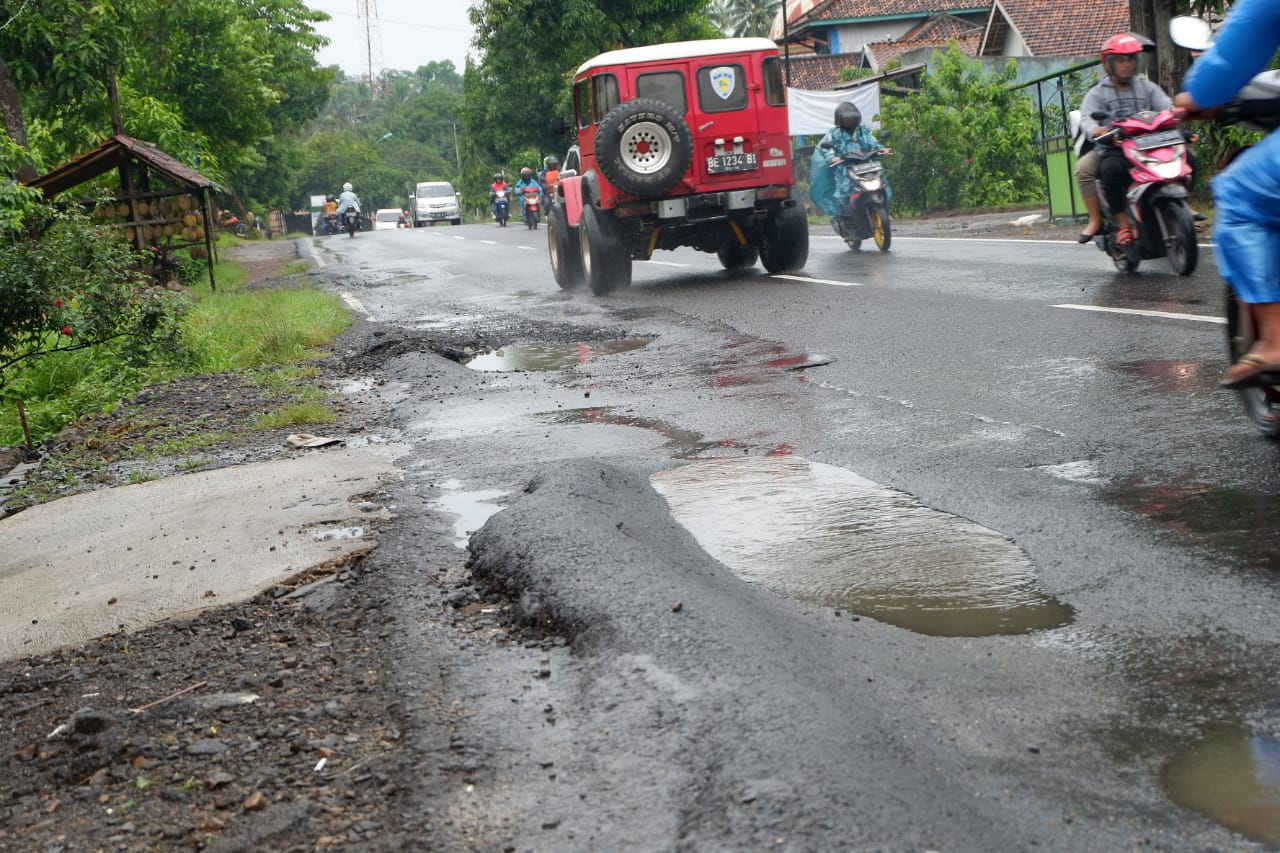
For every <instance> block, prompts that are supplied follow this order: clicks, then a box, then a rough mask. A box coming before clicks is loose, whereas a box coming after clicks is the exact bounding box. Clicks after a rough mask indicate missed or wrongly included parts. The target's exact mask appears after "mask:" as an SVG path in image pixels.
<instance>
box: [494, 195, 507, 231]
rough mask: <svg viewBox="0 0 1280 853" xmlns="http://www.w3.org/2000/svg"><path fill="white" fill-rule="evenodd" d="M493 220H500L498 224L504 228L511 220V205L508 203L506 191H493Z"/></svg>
mask: <svg viewBox="0 0 1280 853" xmlns="http://www.w3.org/2000/svg"><path fill="white" fill-rule="evenodd" d="M493 218H494V219H496V220H498V224H499V225H501V226H502V227H504V228H505V227H506V225H507V220H508V219H509V218H511V203H510V202H509V201H507V191H506V190H494V191H493Z"/></svg>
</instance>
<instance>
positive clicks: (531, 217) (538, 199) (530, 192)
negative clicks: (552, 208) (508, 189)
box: [520, 187, 542, 230]
mask: <svg viewBox="0 0 1280 853" xmlns="http://www.w3.org/2000/svg"><path fill="white" fill-rule="evenodd" d="M520 206H521V208H522V209H523V210H524V227H525V228H528V229H529V230H533V229H535V228H537V227H538V219H539V215H540V210H541V207H542V190H541V189H540V188H538V187H525V188H524V189H523V190H521V191H520Z"/></svg>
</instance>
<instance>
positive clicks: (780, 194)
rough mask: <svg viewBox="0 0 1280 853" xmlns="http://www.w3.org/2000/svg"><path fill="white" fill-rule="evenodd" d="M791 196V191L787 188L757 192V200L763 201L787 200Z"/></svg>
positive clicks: (767, 188) (771, 188) (773, 188)
mask: <svg viewBox="0 0 1280 853" xmlns="http://www.w3.org/2000/svg"><path fill="white" fill-rule="evenodd" d="M790 194H791V190H789V189H787V188H786V187H765V188H764V189H762V190H756V198H758V199H761V200H765V199H775V198H786V197H787V196H788V195H790Z"/></svg>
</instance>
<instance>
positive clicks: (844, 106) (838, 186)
mask: <svg viewBox="0 0 1280 853" xmlns="http://www.w3.org/2000/svg"><path fill="white" fill-rule="evenodd" d="M827 143H830V145H828V144H827ZM892 150H893V149H891V148H885V147H883V146H881V145H880V143H879V141H878V140H877V139H876V137H875V134H874V133H872V132H871V128H869V127H867V126H866V125H865V124H863V123H862V111H861V110H859V109H858V107H857V106H856V105H855V104H853V103H852V102H851V101H842V102H840V103H839V104H837V105H836V110H835V127H833V128H831V129H830V130H829V131H827V133H826V135H825V136H823V137H822V140H821V141H820V142H819V143H818V145H817V146H816V147H815V148H814V149H813V157H812V158H811V159H810V164H809V165H810V168H809V178H810V184H809V198H810V199H812V200H813V203H814V204H816V205H817V206H818V207H819V208H820V209H821V210H822V212H823V213H826V214H827V215H828V216H835V215H836V214H837V213H839V211H840V208H841V207H842V206H844V205H847V204H848V203H849V194H850V193H851V192H852V191H853V179H852V178H850V177H849V173H848V171H847V170H845V169H832V168H830V167H831V165H832V164H833V163H837V162H840V161H841V160H843V159H844V158H845V157H847V156H849V155H851V154H855V153H860V152H867V151H874V152H876V153H877V154H889V153H890V152H891V151H892ZM885 193H886V195H888V193H889V183H888V181H887V180H886V181H885Z"/></svg>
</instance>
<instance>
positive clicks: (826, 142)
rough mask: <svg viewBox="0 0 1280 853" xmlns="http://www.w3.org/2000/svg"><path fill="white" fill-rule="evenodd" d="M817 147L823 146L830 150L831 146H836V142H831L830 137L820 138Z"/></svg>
mask: <svg viewBox="0 0 1280 853" xmlns="http://www.w3.org/2000/svg"><path fill="white" fill-rule="evenodd" d="M818 147H819V148H825V149H827V150H828V151H830V150H831V149H832V148H835V147H836V144H835V143H834V142H832V141H831V140H830V139H824V140H822V141H821V142H819V143H818Z"/></svg>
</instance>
